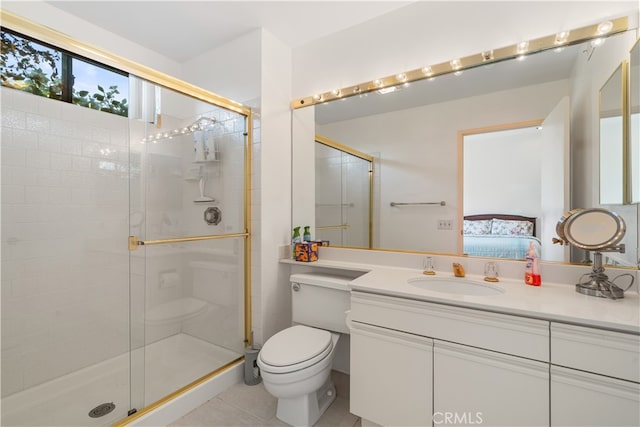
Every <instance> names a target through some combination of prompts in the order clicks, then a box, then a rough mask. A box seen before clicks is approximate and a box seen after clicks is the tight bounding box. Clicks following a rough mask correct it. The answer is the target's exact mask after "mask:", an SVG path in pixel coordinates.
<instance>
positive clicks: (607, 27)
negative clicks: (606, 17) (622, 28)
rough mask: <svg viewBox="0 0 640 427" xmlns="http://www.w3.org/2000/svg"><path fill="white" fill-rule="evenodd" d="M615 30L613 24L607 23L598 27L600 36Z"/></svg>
mask: <svg viewBox="0 0 640 427" xmlns="http://www.w3.org/2000/svg"><path fill="white" fill-rule="evenodd" d="M612 29H613V22H611V21H605V22H602V23H600V25H598V34H607V33H608V32H609V31H611V30H612Z"/></svg>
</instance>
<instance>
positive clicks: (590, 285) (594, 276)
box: [553, 208, 634, 299]
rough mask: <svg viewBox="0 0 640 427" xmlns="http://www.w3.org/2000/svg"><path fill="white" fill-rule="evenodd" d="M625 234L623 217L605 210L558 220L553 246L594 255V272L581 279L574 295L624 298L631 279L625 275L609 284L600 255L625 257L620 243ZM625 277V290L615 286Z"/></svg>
mask: <svg viewBox="0 0 640 427" xmlns="http://www.w3.org/2000/svg"><path fill="white" fill-rule="evenodd" d="M625 231H626V226H625V223H624V220H623V219H622V217H620V216H619V215H618V214H616V213H615V212H612V211H610V210H608V209H603V208H591V209H573V210H571V211H569V212H567V213H565V214H564V215H563V216H562V218H560V221H558V224H557V225H556V233H557V234H558V236H559V237H558V238H555V239H553V242H554V243H560V244H571V245H573V246H575V247H577V248H580V249H585V250H588V251H594V254H593V269H592V271H591V273H587V274H584V275H582V277H581V278H580V280H579V282H578V283H577V284H576V292H579V293H581V294H585V295H591V296H597V297H603V298H611V299H619V298H624V292H625V291H626V290H628V289H629V288H631V285H633V281H634V277H633V275H632V274H629V273H625V274H621V275H619V276H616V277H615V278H614V279H612V280H609V277H608V276H607V275H606V274H605V273H604V267H603V266H602V252H620V253H624V250H625V246H624V244H619V243H620V241H621V240H622V238H623V237H624V233H625ZM627 276H628V277H629V278H630V281H629V284H628V285H627V286H626V288H625V289H623V288H621V287H619V286H618V285H616V284H615V281H616V280H618V279H620V278H623V277H627Z"/></svg>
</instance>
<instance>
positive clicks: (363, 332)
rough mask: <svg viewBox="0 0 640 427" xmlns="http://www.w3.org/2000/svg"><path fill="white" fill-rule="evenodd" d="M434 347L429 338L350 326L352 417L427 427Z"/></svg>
mask: <svg viewBox="0 0 640 427" xmlns="http://www.w3.org/2000/svg"><path fill="white" fill-rule="evenodd" d="M432 348H433V341H432V340H431V339H429V338H424V337H420V336H416V335H410V334H405V333H402V332H398V331H393V330H390V329H385V328H379V327H376V326H371V325H366V324H359V323H354V324H353V325H352V327H351V367H350V370H351V372H350V377H351V390H350V407H351V412H353V413H354V414H361V415H363V416H364V418H365V419H367V420H369V421H372V422H374V423H376V424H379V425H384V426H391V425H397V426H427V425H431V414H432V382H433V379H432Z"/></svg>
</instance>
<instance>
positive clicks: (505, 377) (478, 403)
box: [433, 340, 549, 426]
mask: <svg viewBox="0 0 640 427" xmlns="http://www.w3.org/2000/svg"><path fill="white" fill-rule="evenodd" d="M433 358H434V360H433V372H434V373H433V390H434V391H433V398H434V401H433V410H434V415H433V421H434V425H435V424H441V425H470V424H478V425H488V426H547V425H549V365H548V364H547V363H543V362H538V361H534V360H529V359H523V358H520V357H515V356H510V355H506V354H502V353H496V352H493V351H487V350H480V349H477V348H474V347H468V346H463V345H459V344H452V343H446V342H442V341H437V340H436V341H435V342H434V349H433Z"/></svg>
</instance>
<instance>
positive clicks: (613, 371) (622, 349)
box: [551, 322, 640, 382]
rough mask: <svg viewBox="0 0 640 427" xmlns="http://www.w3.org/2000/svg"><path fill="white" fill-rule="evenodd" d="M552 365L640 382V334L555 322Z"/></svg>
mask: <svg viewBox="0 0 640 427" xmlns="http://www.w3.org/2000/svg"><path fill="white" fill-rule="evenodd" d="M551 363H552V364H554V365H560V366H566V367H569V368H575V369H580V370H583V371H588V372H594V373H597V374H602V375H607V376H610V377H615V378H621V379H624V380H628V381H635V382H640V335H633V334H626V333H622V332H613V331H607V330H603V329H597V328H589V327H584V326H575V325H565V324H562V323H555V322H552V323H551Z"/></svg>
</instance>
